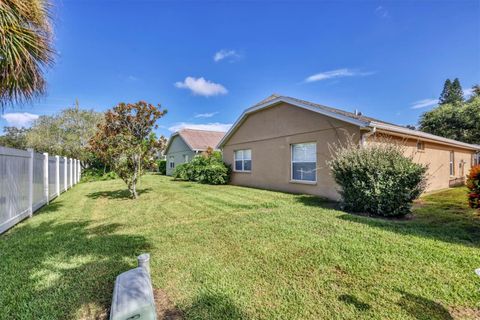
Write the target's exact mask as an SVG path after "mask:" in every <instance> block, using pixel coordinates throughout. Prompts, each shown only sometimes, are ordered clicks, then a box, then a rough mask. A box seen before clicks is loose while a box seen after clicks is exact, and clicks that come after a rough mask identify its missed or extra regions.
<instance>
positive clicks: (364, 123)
mask: <svg viewBox="0 0 480 320" xmlns="http://www.w3.org/2000/svg"><path fill="white" fill-rule="evenodd" d="M282 102H285V103H288V104H291V105H294V106H297V107H300V108H304V109H308V110H311V111H314V112H318V113H321V114H324V115H326V116H329V117H332V118H336V119H339V120H342V121H345V122H348V123H352V124H354V125H358V126H359V127H361V128H365V129H368V130H372V129H373V130H376V129H379V130H383V131H388V132H392V133H396V134H399V135H406V136H413V137H419V138H423V139H426V140H433V141H436V142H438V143H443V144H449V145H455V146H458V147H463V148H467V149H471V150H477V151H479V150H480V146H479V145H474V144H469V143H465V142H460V141H456V140H453V139H447V138H444V137H440V136H436V135H433V134H430V133H425V132H422V131H417V130H412V129H408V128H406V127H403V126H399V125H396V124H393V123H389V122H386V121H381V120H378V119H375V118H371V117H367V116H365V115H363V114H360V113H359V114H355V113H353V112H348V111H344V110H340V109H336V108H332V107H327V106H324V105H321V104H318V103H313V102H310V101H305V100H301V99H297V98H293V97H288V96H283V95H279V94H272V95H271V96H269V97H267V98H265V99H263V100H262V101H260V102H258V103H256V104H255V105H253V106H252V107H250V108H248V109H246V110H245V111H244V112H243V113H242V115H241V116H240V117H239V118H238V119H237V121H236V122H235V123H234V125H233V126H232V127H231V128H230V130H229V131H228V132H227V133H226V134H225V136H224V137H223V138H222V140H221V141H220V142H219V144H218V147H222V146H223V145H224V144H225V143H226V141H228V139H229V138H230V136H231V135H232V134H233V133H234V132H235V130H236V129H237V128H238V127H239V126H240V125H241V123H242V122H243V121H244V120H245V118H246V117H247V115H248V114H250V113H253V112H256V111H259V110H261V109H264V108H267V107H270V106H273V105H276V104H278V103H282Z"/></svg>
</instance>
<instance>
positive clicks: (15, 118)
mask: <svg viewBox="0 0 480 320" xmlns="http://www.w3.org/2000/svg"><path fill="white" fill-rule="evenodd" d="M2 118H3V119H5V121H7V123H8V125H9V126H13V127H18V128H20V127H28V126H30V124H31V123H32V122H33V121H34V120H36V119H38V115H37V114H32V113H28V112H15V113H5V114H4V115H2Z"/></svg>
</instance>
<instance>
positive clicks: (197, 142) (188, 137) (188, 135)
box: [178, 129, 225, 151]
mask: <svg viewBox="0 0 480 320" xmlns="http://www.w3.org/2000/svg"><path fill="white" fill-rule="evenodd" d="M178 135H180V137H182V139H183V140H184V141H185V143H186V144H188V146H189V147H190V148H191V149H192V150H198V151H205V150H207V148H208V147H212V148H214V149H215V148H216V146H217V144H218V143H219V142H220V140H221V139H222V138H223V136H224V135H225V132H219V131H207V130H196V129H182V130H180V131H179V132H178Z"/></svg>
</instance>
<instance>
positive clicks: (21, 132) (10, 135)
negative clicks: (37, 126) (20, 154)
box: [0, 127, 29, 149]
mask: <svg viewBox="0 0 480 320" xmlns="http://www.w3.org/2000/svg"><path fill="white" fill-rule="evenodd" d="M28 131H29V129H26V128H23V127H22V128H17V127H4V128H3V133H4V134H3V135H2V136H0V146H3V147H9V148H16V149H26V148H27V132H28Z"/></svg>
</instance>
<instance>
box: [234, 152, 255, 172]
mask: <svg viewBox="0 0 480 320" xmlns="http://www.w3.org/2000/svg"><path fill="white" fill-rule="evenodd" d="M234 157H235V171H239V172H250V171H252V150H250V149H244V150H236V151H235V153H234Z"/></svg>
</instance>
